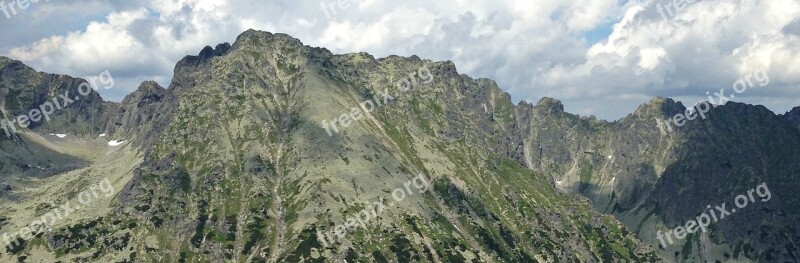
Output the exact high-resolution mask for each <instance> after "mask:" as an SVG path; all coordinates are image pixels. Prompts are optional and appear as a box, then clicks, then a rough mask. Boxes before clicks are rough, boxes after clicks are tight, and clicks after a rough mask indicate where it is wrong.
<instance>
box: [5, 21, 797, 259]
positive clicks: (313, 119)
mask: <svg viewBox="0 0 800 263" xmlns="http://www.w3.org/2000/svg"><path fill="white" fill-rule="evenodd" d="M3 61H6V62H4V63H6V64H9V63H11V64H19V65H21V63H19V62H15V61H12V60H9V59H4V60H3ZM15 67H18V68H26V67H24V65H21V66H15ZM28 71H29V72H33V71H32V70H28ZM33 73H35V72H33ZM33 73H30V74H29V75H24V74H20V73H17V72H16V71H9V72H7V71H3V73H2V75H0V80H3V81H4V80H6V79H19V80H20V82H23V80H24V81H27V82H35V80H36V79H41V77H39V76H44V75H43V73H37V74H33ZM48 76H49V75H48ZM28 79H32V80H28ZM0 83H6V82H0ZM69 83H73V85H71V86H70V85H68V87H74V84H76V83H77V84H79V83H80V81H72V82H69ZM0 87H2V88H5V89H19V88H20V85H19V84H13V82H10V84H4V86H0ZM40 89H41V90H46V86H40V87H39V88H38V89H37V88H35V87H31V88H29V89H26V90H30V91H29V92H33V93H35V92H37V90H40ZM3 94H4V95H5V101H9V100H12V101H13V100H18V99H17V97H18V96H19V95H14V94H10V93H3ZM9 94H10V95H9ZM45 94H47V93H45ZM44 97H47V96H44ZM41 101H42V100H38V101H35V102H29V103H26V104H24V105H28V106H26V107H19V106H17V108H19V109H30V108H31V107H32V106H35V105H40V104H41ZM81 101H82V102H83V101H84V100H81ZM93 101H96V102H95V103H93V104H91V103H90V104H88V105H94V106H93V107H88V106H87V107H81V108H75V109H74V110H76V112H66V111H65V112H64V113H62V114H65V115H63V116H58V117H59V120H61V121H60V122H54V123H53V124H52V125H56V124H59V123H61V124H65V125H62V126H48V125H50V124H49V123H45V124H44V125H42V126H40V127H32V128H31V129H30V131H27V130H25V131H23V132H22V134H26V135H31V136H32V135H35V134H45V133H49V132H61V131H60V130H59V131H56V129H63V130H64V132H69V133H70V134H71V136H76V137H77V138H80V139H75V138H73V139H72V140H70V138H71V137H68V138H66V139H64V140H60V139H61V138H51V139H48V140H46V141H44V142H39V141H35V142H31V143H30V144H31V145H37V146H36V147H39V146H38V145H49V146H50V148H52V149H55V150H57V151H58V153H59V154H60V155H64V156H70V157H72V158H78V159H81V160H83V161H84V162H85V165H83V166H80V167H77V169H73V170H69V171H68V172H66V173H58V174H57V175H56V174H46V175H42V176H39V177H40V178H39V179H37V180H35V181H32V180H30V179H27V178H26V175H27V174H26V173H24V172H17V173H16V174H15V175H14V176H13V177H10V178H11V179H9V180H11V181H12V184H13V187H12V188H11V189H10V190H6V191H7V192H8V193H7V194H6V195H8V196H11V197H13V198H10V197H9V198H6V199H7V200H8V201H4V203H0V207H1V208H4V209H6V210H5V211H13V212H12V213H9V214H8V215H7V217H6V218H5V220H0V225H1V226H0V227H2V228H0V231H2V232H4V233H16V232H15V231H18V230H19V229H24V227H25V226H26V225H27V224H28V223H29V222H31V221H34V220H36V218H39V217H41V216H46V215H47V211H48V209H51V208H54V207H56V208H57V207H59V205H61V204H64V203H65V202H67V203H68V202H70V201H69V200H75V198H76V197H77V198H78V199H81V197H82V196H83V194H82V193H84V192H86V190H83V189H100V190H101V192H102V193H104V194H96V195H95V199H93V202H80V204H81V209H75V210H77V211H76V212H73V213H72V216H69V217H64V219H63V220H56V221H57V222H55V223H54V224H52V227H53V229H54V230H53V231H52V232H43V233H38V234H33V235H31V236H30V238H26V237H24V236H23V237H21V238H20V239H18V240H19V241H20V242H18V243H16V244H15V245H14V244H12V245H11V246H9V247H8V249H6V250H4V251H2V253H0V258H3V260H4V261H7V260H21V261H30V262H40V261H44V262H53V261H64V262H66V261H79V262H80V261H103V262H153V261H156V262H220V261H236V262H307V261H310V262H343V261H346V262H373V261H374V262H390V261H391V262H578V261H580V262H662V261H667V262H674V261H686V262H696V261H716V260H718V261H720V262H722V261H737V262H741V261H763V262H772V261H796V260H797V253H798V252H797V251H798V249H797V248H796V247H795V245H794V244H797V241H798V237H800V233H798V232H797V230H796V229H793V228H792V227H791V225H792V224H791V223H790V222H791V221H793V220H796V219H797V215H798V211H797V206H796V204H797V203H798V202H797V201H798V200H796V198H797V195H796V194H794V193H793V192H792V191H791V189H793V188H794V187H796V186H797V185H798V182H797V176H795V173H796V172H795V171H797V170H798V169H797V164H796V163H795V162H793V160H796V159H797V155H798V150H797V149H798V148H797V147H796V146H797V144H798V143H800V141H798V140H800V136H798V135H800V130H798V129H795V128H796V127H797V126H792V123H797V121H796V120H797V118H794V117H792V116H797V114H787V115H786V116H777V115H775V114H773V113H771V112H769V111H768V110H767V109H766V108H763V107H760V106H750V105H744V104H738V103H729V104H727V105H724V106H720V107H715V108H714V109H713V110H711V111H710V112H708V116H707V118H705V119H703V120H694V121H691V122H688V123H687V124H686V125H685V126H683V127H680V128H678V127H674V128H673V129H671V131H668V130H667V129H665V126H664V119H667V118H670V117H671V116H674V115H675V114H677V113H680V112H685V111H686V109H685V107H684V106H683V105H681V104H680V103H678V102H674V101H672V100H671V99H668V98H656V99H654V100H653V101H651V102H649V103H647V104H645V105H642V106H641V107H640V108H639V109H637V110H636V112H634V113H632V114H631V115H629V116H627V117H626V118H623V119H621V120H619V121H616V122H607V121H602V120H597V119H595V118H593V117H588V118H587V117H581V116H577V115H573V114H569V113H567V112H565V111H564V107H563V105H562V104H561V102H559V101H557V100H555V99H551V98H544V99H542V100H541V101H539V102H538V103H537V104H536V105H533V104H530V103H527V102H521V103H519V104H517V105H514V104H513V103H512V102H511V98H510V96H509V95H508V94H506V93H504V92H502V90H501V89H500V88H499V87H498V86H497V84H496V83H495V82H493V81H491V80H488V79H473V78H470V77H469V76H466V75H462V74H459V73H458V72H457V70H456V66H455V65H454V64H453V63H452V62H434V61H430V60H423V59H420V58H418V57H416V56H412V57H398V56H390V57H387V58H380V59H376V58H374V57H372V56H371V55H369V54H366V53H355V54H344V55H335V54H332V53H331V52H330V51H328V50H326V49H323V48H314V47H309V46H306V45H303V44H302V43H301V42H300V41H299V40H297V39H294V38H292V37H290V36H287V35H283V34H271V33H267V32H261V31H254V30H249V31H247V32H244V33H243V34H241V35H240V36H239V37H238V38H237V39H236V41H235V42H234V43H233V44H232V45H231V44H220V45H217V46H216V47H215V48H211V47H206V48H204V49H203V50H202V51H201V52H200V54H199V55H197V56H187V57H185V58H184V59H182V60H181V61H179V62H178V63H177V65H176V67H175V70H174V77H173V80H172V82H171V83H170V85H169V87H167V88H164V87H161V86H159V85H158V84H157V83H155V82H144V83H142V84H141V85H140V87H139V88H138V90H137V91H135V92H134V93H132V94H130V95H129V96H127V97H126V98H125V99H124V100H123V101H122V102H120V103H108V102H103V101H102V99H100V98H99V97H97V100H93ZM6 105H8V104H6ZM6 105H3V108H5V109H8V108H7V107H6ZM6 112H9V111H5V110H4V111H3V113H4V116H16V115H14V114H18V112H14V113H13V114H8V115H5V113H6ZM67 113H72V114H67ZM72 116H83V117H82V118H74V117H72ZM87 116H88V117H87ZM72 124H75V125H74V126H72ZM67 127H72V128H70V129H67ZM100 133H102V134H103V135H105V137H99V135H98V134H100ZM107 140H114V142H122V144H121V145H118V144H117V143H108V144H106V143H105V142H106V141H107ZM2 149H4V151H7V152H10V153H13V154H17V155H24V151H23V150H19V152H21V153H17V150H15V149H12V148H2ZM5 149H8V150H5ZM87 151H88V152H91V154H88V153H86V152H87ZM20 160H21V161H18V163H25V162H28V160H27V159H20ZM98 182H100V183H98ZM762 183H764V186H768V187H769V188H768V190H769V192H770V193H771V195H770V200H768V201H765V202H758V203H755V202H756V201H755V200H757V199H755V198H762V199H764V197H761V196H760V195H756V196H754V197H753V198H752V199H753V200H754V203H753V204H752V206H753V207H748V209H742V211H740V212H736V213H735V214H732V215H729V216H728V217H729V218H724V219H722V220H720V221H719V222H716V223H714V224H713V225H711V226H709V229H710V231H709V232H707V233H703V234H699V233H698V234H690V235H689V236H688V237H687V238H685V239H684V240H688V242H685V241H683V240H674V241H675V242H676V243H675V244H672V245H668V246H664V247H661V246H659V240H658V237H657V236H656V234H655V232H657V231H658V230H662V231H666V230H667V228H673V227H675V226H677V225H679V224H683V222H685V221H687V220H689V219H692V218H695V217H697V215H698V214H700V213H703V212H705V209H706V205H708V204H713V205H717V204H721V203H723V202H726V201H727V202H728V203H729V206H728V207H730V204H732V203H733V201H731V200H732V199H733V198H734V197H736V196H737V195H739V194H742V193H745V194H747V193H748V192H747V191H748V190H750V189H755V188H756V187H758V186H759V185H761V184H762ZM93 187H95V188H93ZM98 187H99V188H98ZM112 188H113V191H111V189H112ZM20 189H31V190H20ZM104 189H105V190H108V191H105V190H104ZM764 189H765V188H764V187H761V188H759V191H758V192H757V193H756V192H752V191H751V192H750V194H751V195H754V194H763V193H764V192H763V190H764ZM105 193H108V194H107V195H106V194H105ZM0 198H3V194H2V192H0ZM42 218H43V219H44V217H42ZM0 219H2V218H0ZM40 228H41V227H40ZM11 240H14V239H13V238H12V239H11Z"/></svg>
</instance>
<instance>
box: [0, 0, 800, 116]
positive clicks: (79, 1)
mask: <svg viewBox="0 0 800 263" xmlns="http://www.w3.org/2000/svg"><path fill="white" fill-rule="evenodd" d="M322 2H323V3H328V4H331V3H336V2H335V1H334V0H328V1H322ZM667 2H671V0H652V1H651V2H650V3H647V4H641V3H638V2H636V1H619V0H576V1H568V0H537V1H529V0H502V1H497V0H473V1H462V0H444V1H422V0H409V1H402V2H401V1H380V0H351V4H349V5H347V6H336V5H335V4H334V5H333V8H334V9H335V10H336V14H335V15H332V16H330V17H329V16H326V14H325V12H324V11H323V9H322V7H321V6H320V2H319V1H306V0H298V1H288V0H271V1H247V0H239V1H230V0H213V1H211V0H168V1H157V0H109V1H100V0H62V1H49V2H44V1H40V2H39V3H37V4H35V5H31V6H30V7H29V8H27V9H25V10H21V12H20V13H19V14H18V15H17V16H15V17H13V18H12V19H7V20H3V18H2V17H0V35H2V36H3V37H2V38H0V54H1V55H3V56H8V57H11V58H13V59H17V60H21V61H23V62H25V63H26V64H28V65H30V66H32V67H34V68H36V69H38V70H42V71H47V72H54V73H62V74H68V75H73V76H77V77H85V76H93V75H97V74H98V73H99V72H102V71H105V70H109V71H111V72H112V74H113V75H114V76H115V79H116V80H117V86H116V87H115V88H114V89H112V90H109V91H104V93H103V94H102V95H103V96H104V97H105V98H107V99H110V100H117V101H118V100H121V99H122V97H124V96H125V95H127V94H128V93H130V92H132V91H133V90H135V89H136V88H137V87H138V85H139V83H141V82H142V81H145V80H155V81H157V82H159V83H161V84H164V85H167V84H169V82H170V79H171V77H172V76H171V74H172V69H173V67H174V65H175V63H176V62H177V61H178V60H179V59H180V58H182V57H183V56H185V55H193V54H197V53H198V52H199V51H200V50H201V49H202V48H203V47H204V46H206V45H210V46H214V45H216V44H218V43H222V42H232V41H233V40H234V39H235V38H236V36H237V35H238V34H240V33H241V32H243V31H245V30H247V29H249V28H253V29H258V30H264V31H270V32H278V33H287V34H290V35H292V36H294V37H296V38H298V39H300V40H301V41H303V42H304V43H305V44H307V45H311V46H319V47H325V48H328V49H330V50H332V51H333V52H335V53H350V52H368V53H371V54H373V55H375V56H376V57H385V56H388V55H392V54H396V55H401V56H411V55H418V56H420V57H423V58H428V59H433V60H450V61H453V62H454V63H455V64H456V66H457V67H458V70H459V71H460V72H461V73H465V74H468V75H470V76H472V77H475V78H490V79H493V80H495V81H497V82H498V84H499V85H500V86H501V88H503V89H504V90H506V91H507V92H509V93H510V94H511V95H512V98H513V99H514V100H515V101H520V100H526V101H529V102H532V103H536V102H537V101H538V100H539V99H540V98H542V97H553V98H556V99H559V100H562V101H563V102H564V105H565V108H566V109H567V110H568V111H570V112H573V113H577V114H581V115H584V116H588V115H595V116H597V117H599V118H603V119H607V120H616V119H618V118H621V117H623V116H625V115H627V114H628V113H631V112H633V111H634V110H635V109H636V108H637V107H638V106H639V105H641V104H643V103H645V102H647V101H649V100H651V99H652V98H653V97H656V96H665V97H672V98H675V99H677V100H680V101H682V102H684V104H686V105H693V104H695V103H697V102H698V101H700V100H702V99H704V98H706V97H707V96H706V95H705V94H706V92H711V91H715V90H719V89H720V88H726V87H730V86H731V85H732V84H733V83H735V82H736V81H737V80H738V79H740V78H741V77H742V76H746V75H748V74H752V73H753V72H755V71H757V70H761V71H764V72H766V73H767V74H768V75H769V77H770V80H771V81H770V84H769V85H768V86H766V87H759V88H758V89H750V90H748V91H747V93H745V94H740V95H738V96H737V98H736V99H735V100H736V101H741V102H746V103H751V104H760V105H765V106H767V107H768V108H770V109H772V110H773V111H775V112H776V113H783V112H785V111H788V110H789V109H791V108H793V107H795V106H800V66H797V63H796V61H800V44H799V43H800V42H798V40H800V19H798V17H800V2H797V1H796V0H771V1H753V0H716V1H700V2H697V3H694V4H691V5H686V6H685V7H684V8H683V9H680V10H673V11H674V12H673V13H674V14H675V16H672V17H668V18H664V17H662V16H661V15H660V14H659V13H658V12H657V7H658V6H659V5H661V6H662V8H663V7H664V6H666V3H667ZM328 6H330V5H328ZM329 10H330V9H329ZM766 18H768V19H766Z"/></svg>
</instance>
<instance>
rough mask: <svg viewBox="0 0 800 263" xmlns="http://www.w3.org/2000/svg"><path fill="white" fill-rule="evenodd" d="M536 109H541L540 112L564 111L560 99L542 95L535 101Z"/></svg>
mask: <svg viewBox="0 0 800 263" xmlns="http://www.w3.org/2000/svg"><path fill="white" fill-rule="evenodd" d="M534 108H536V109H539V110H541V111H542V112H546V113H561V112H564V104H563V103H561V101H560V100H557V99H554V98H550V97H543V98H542V99H540V100H539V102H538V103H536V106H535V107H534Z"/></svg>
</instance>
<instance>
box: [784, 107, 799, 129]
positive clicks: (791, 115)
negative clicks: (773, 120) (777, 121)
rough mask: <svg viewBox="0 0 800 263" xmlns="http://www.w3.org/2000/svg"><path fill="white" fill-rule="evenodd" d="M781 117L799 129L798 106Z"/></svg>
mask: <svg viewBox="0 0 800 263" xmlns="http://www.w3.org/2000/svg"><path fill="white" fill-rule="evenodd" d="M783 117H784V118H785V119H786V121H788V122H789V125H792V126H794V127H795V128H797V129H798V130H800V107H797V108H794V109H792V111H790V112H787V113H786V114H785V115H783Z"/></svg>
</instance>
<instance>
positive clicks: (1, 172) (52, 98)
mask: <svg viewBox="0 0 800 263" xmlns="http://www.w3.org/2000/svg"><path fill="white" fill-rule="evenodd" d="M83 82H84V80H82V79H76V78H72V77H69V76H64V75H55V74H46V73H41V72H37V71H35V70H33V69H32V68H30V67H28V66H26V65H24V64H23V63H22V62H19V61H16V60H12V59H9V58H5V57H0V97H2V99H1V100H0V120H4V121H3V122H2V123H0V155H2V156H3V157H2V158H0V177H15V176H25V177H46V176H50V175H54V174H57V173H61V172H64V171H67V170H72V169H75V168H77V167H81V166H84V165H85V164H86V163H85V160H82V159H81V158H76V157H73V156H68V155H65V154H63V153H60V152H58V151H56V150H54V149H51V148H48V147H44V146H42V145H41V144H40V143H39V142H37V138H32V137H31V136H30V134H27V135H25V133H24V132H25V131H27V130H32V131H34V132H37V133H39V134H43V135H44V136H48V135H49V134H69V135H71V136H75V137H83V138H90V137H92V138H93V137H97V136H98V134H100V133H101V132H102V131H103V130H104V129H103V127H104V126H105V123H106V122H107V121H108V118H109V115H108V113H109V112H110V111H112V109H113V108H114V107H115V105H114V104H113V103H108V102H105V101H103V99H102V98H100V96H99V95H98V94H97V92H95V91H94V90H91V89H90V90H89V92H88V93H87V94H86V95H81V94H80V93H79V89H78V86H79V85H80V84H81V83H83ZM32 111H37V112H38V113H33V114H32ZM42 111H47V112H51V114H47V117H46V118H45V117H44V114H43V113H42ZM20 116H24V117H23V118H22V119H21V118H20ZM31 120H33V121H31ZM36 120H38V121H36ZM20 123H23V124H24V125H27V127H22V125H21V124H20ZM26 128H27V129H26ZM36 137H38V136H36ZM50 137H52V136H50Z"/></svg>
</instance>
